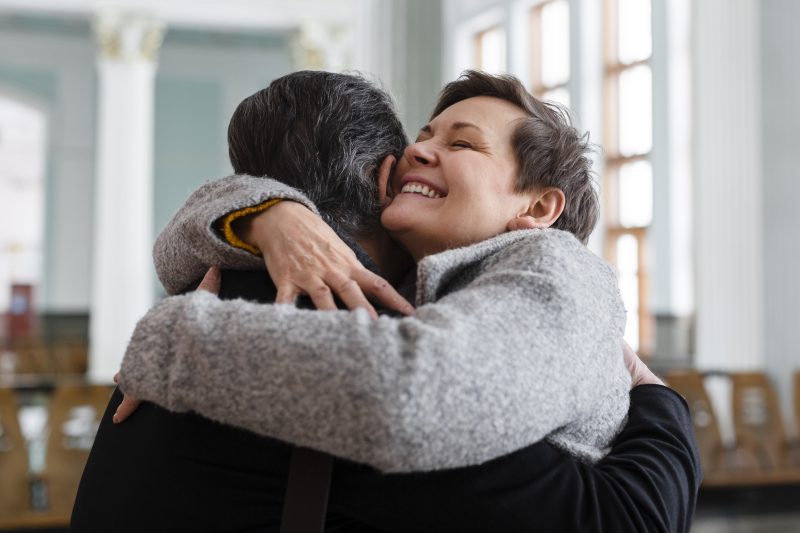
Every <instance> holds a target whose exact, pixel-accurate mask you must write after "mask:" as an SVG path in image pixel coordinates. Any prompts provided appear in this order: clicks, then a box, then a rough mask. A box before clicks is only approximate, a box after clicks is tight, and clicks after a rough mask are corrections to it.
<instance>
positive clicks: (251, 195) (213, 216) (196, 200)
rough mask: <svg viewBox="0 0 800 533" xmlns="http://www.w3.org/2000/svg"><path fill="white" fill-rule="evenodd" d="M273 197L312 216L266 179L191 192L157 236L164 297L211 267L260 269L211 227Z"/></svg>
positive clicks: (288, 191) (299, 198)
mask: <svg viewBox="0 0 800 533" xmlns="http://www.w3.org/2000/svg"><path fill="white" fill-rule="evenodd" d="M273 198H283V199H290V200H293V201H296V202H300V203H302V204H303V205H305V206H306V207H308V208H309V209H311V210H312V211H315V212H316V209H315V207H314V206H313V204H311V203H310V202H309V201H308V199H307V198H306V197H305V196H304V195H302V194H301V193H299V192H298V191H296V190H295V189H292V188H291V187H288V186H286V185H284V184H282V183H280V182H278V181H275V180H272V179H269V178H256V177H252V176H228V177H226V178H222V179H220V180H216V181H212V182H209V183H206V184H205V185H203V186H202V187H200V188H199V189H198V190H196V191H195V192H194V193H193V194H192V195H191V196H190V197H189V199H188V200H187V201H186V203H185V204H184V205H183V206H182V207H181V209H180V210H179V211H178V212H177V213H176V215H175V216H174V217H173V218H172V220H170V222H169V223H168V224H167V226H166V227H165V228H164V230H163V231H162V232H161V233H160V234H159V236H158V238H157V239H156V242H155V245H154V247H153V260H154V262H155V267H156V273H157V274H158V278H159V280H161V283H162V284H163V285H164V288H165V290H166V291H167V293H168V294H177V293H179V292H181V291H184V290H186V288H187V287H188V286H189V285H191V284H192V283H193V282H196V281H197V280H199V279H200V278H202V277H203V274H204V273H205V272H206V270H208V268H209V267H211V266H219V267H221V268H234V269H263V268H264V262H263V260H262V259H261V258H260V257H257V256H255V255H253V254H252V253H250V252H248V251H245V250H243V249H240V248H237V247H234V246H231V245H230V244H229V243H228V242H227V241H226V240H225V239H224V238H223V237H222V235H221V233H220V232H218V231H217V229H216V228H215V227H214V226H215V223H216V222H217V221H218V220H219V219H221V218H222V217H224V216H225V215H227V214H229V213H231V212H232V211H236V210H239V209H243V208H246V207H252V206H255V205H259V204H262V203H263V202H265V201H267V200H270V199H273Z"/></svg>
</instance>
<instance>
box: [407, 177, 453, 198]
mask: <svg viewBox="0 0 800 533" xmlns="http://www.w3.org/2000/svg"><path fill="white" fill-rule="evenodd" d="M400 192H401V193H411V194H420V195H422V196H427V197H428V198H441V197H443V196H445V195H444V194H442V193H441V192H439V191H437V190H436V189H434V188H433V187H430V186H429V185H425V184H424V183H418V182H416V181H408V182H406V183H404V184H403V188H402V189H400Z"/></svg>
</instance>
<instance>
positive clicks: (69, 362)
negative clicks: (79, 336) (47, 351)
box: [52, 339, 89, 375]
mask: <svg viewBox="0 0 800 533" xmlns="http://www.w3.org/2000/svg"><path fill="white" fill-rule="evenodd" d="M88 353H89V351H88V347H87V345H86V343H85V342H81V341H78V340H74V339H61V340H57V341H55V342H54V343H53V345H52V355H53V364H54V366H55V371H56V372H57V373H58V374H59V375H65V374H66V375H84V374H86V369H87V366H88V359H89V357H88Z"/></svg>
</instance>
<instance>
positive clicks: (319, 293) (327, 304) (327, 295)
mask: <svg viewBox="0 0 800 533" xmlns="http://www.w3.org/2000/svg"><path fill="white" fill-rule="evenodd" d="M307 292H308V295H309V297H311V301H312V302H314V307H316V308H317V309H319V310H321V311H335V310H336V309H338V307H336V302H334V301H333V293H332V292H331V289H330V287H328V286H327V285H326V284H324V283H322V284H320V285H317V286H315V287H314V288H312V289H311V290H307Z"/></svg>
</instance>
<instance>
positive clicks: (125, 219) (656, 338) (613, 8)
mask: <svg viewBox="0 0 800 533" xmlns="http://www.w3.org/2000/svg"><path fill="white" fill-rule="evenodd" d="M797 20H800V3H798V2H796V1H794V0H760V1H759V0H336V1H325V0H293V1H291V0H261V1H257V0H225V1H224V2H223V1H221V0H220V1H214V0H159V1H157V0H139V1H134V0H129V1H122V0H118V1H103V0H0V528H6V529H14V528H19V527H23V526H25V527H31V526H36V527H40V528H57V527H61V526H63V524H64V523H65V520H66V517H68V514H69V508H70V507H71V499H70V498H71V497H73V496H74V487H75V484H76V483H77V477H76V476H79V475H80V470H81V467H82V461H84V460H85V454H86V451H87V450H88V448H89V447H90V446H91V441H92V437H93V431H94V429H95V427H96V420H97V417H98V416H100V415H101V414H102V410H103V408H104V406H105V402H106V400H107V397H108V391H109V390H110V389H109V388H108V384H109V383H110V382H111V376H112V375H113V374H114V372H115V371H116V370H117V368H118V365H119V361H120V359H121V357H122V354H123V351H124V347H125V343H126V341H127V339H128V337H129V335H130V333H131V331H132V329H133V325H134V324H135V322H136V320H137V319H138V317H139V316H141V315H142V314H143V313H144V312H145V310H146V309H147V308H148V307H149V306H150V305H152V303H153V302H155V301H156V300H157V299H158V298H159V297H161V296H162V295H163V291H162V290H161V288H160V286H159V284H158V282H157V280H156V278H155V274H154V272H153V268H152V262H151V259H150V246H151V245H152V242H153V239H154V237H155V235H156V234H157V233H158V231H159V230H160V229H161V228H162V227H163V226H164V225H165V223H166V222H167V221H168V220H169V219H170V217H171V216H172V214H173V213H174V212H175V211H176V210H177V208H178V207H179V206H180V205H181V204H182V202H183V201H184V200H185V198H186V197H187V196H188V194H189V193H190V192H191V191H193V190H194V189H195V188H196V187H198V186H199V185H200V184H202V183H203V182H204V181H206V180H208V179H213V178H217V177H222V176H224V175H227V174H228V173H230V165H229V163H228V160H227V146H226V129H227V122H228V119H229V117H230V115H231V113H232V111H233V110H234V108H235V107H236V105H237V104H238V103H239V101H240V100H241V99H242V98H244V97H246V96H248V95H250V94H252V93H253V92H255V91H257V90H259V89H261V88H263V87H265V86H266V85H267V84H268V83H269V82H270V80H272V79H274V78H276V77H278V76H281V75H283V74H286V73H288V72H291V71H293V70H298V69H307V68H310V69H327V70H334V71H342V70H357V71H360V72H362V73H365V74H367V75H369V76H370V77H372V78H374V79H377V80H380V82H381V84H382V86H383V87H384V88H386V89H387V90H389V91H390V92H391V93H392V94H393V95H394V97H395V100H396V102H397V105H398V110H399V112H400V115H401V116H402V118H403V121H404V123H405V125H406V128H407V130H408V132H409V134H410V136H411V137H412V138H413V136H414V135H415V132H416V131H417V130H418V129H419V128H420V127H421V126H422V125H424V124H425V122H426V121H427V116H428V113H429V111H430V110H431V109H432V107H433V102H434V100H435V97H436V94H437V92H438V90H439V89H440V88H441V86H442V85H443V84H444V83H445V82H447V81H449V80H452V79H454V78H455V77H457V76H458V74H459V72H461V71H462V70H463V69H465V68H481V69H484V70H487V71H490V72H495V73H500V72H509V73H512V74H514V75H516V76H518V77H519V78H520V79H521V80H523V81H524V82H525V84H526V85H527V86H528V87H529V88H530V90H531V92H533V93H534V94H535V95H537V96H540V97H542V98H544V99H548V100H554V101H557V102H559V103H561V104H563V105H565V106H567V107H568V108H569V110H570V112H571V114H572V116H573V118H574V121H575V123H576V125H577V126H578V128H579V129H581V130H582V131H587V132H588V133H589V135H590V138H591V140H592V141H593V142H594V143H596V144H597V145H598V147H601V149H599V150H598V151H597V153H596V157H595V162H596V165H595V170H596V172H597V175H598V185H599V187H600V189H601V194H602V200H603V213H602V218H601V221H600V223H599V224H598V227H597V229H596V231H595V233H594V234H593V236H592V239H591V242H590V247H591V248H592V249H593V250H595V251H596V252H597V253H598V254H601V255H603V256H604V257H606V258H607V259H608V260H609V261H610V262H612V263H613V264H614V265H615V266H616V267H617V269H618V271H619V276H620V286H621V289H622V292H623V295H624V298H625V301H626V306H627V309H628V312H629V314H628V329H627V332H626V337H627V340H628V341H629V342H630V343H631V344H632V345H633V346H634V347H635V348H637V349H638V351H639V352H640V353H641V354H642V356H643V357H645V358H646V359H647V361H648V363H649V364H650V365H651V367H653V368H654V369H656V370H657V371H659V372H661V373H663V374H665V375H667V376H668V377H671V378H672V383H673V385H674V386H675V387H676V388H678V389H679V390H680V391H681V392H682V393H683V394H684V395H685V396H686V397H687V399H688V400H689V402H690V405H691V407H692V409H693V414H694V417H695V426H696V430H697V434H698V440H699V441H700V445H701V451H702V452H703V461H704V463H705V467H706V484H705V487H704V492H703V496H702V497H701V501H700V509H699V515H698V520H697V523H696V526H695V530H696V531H699V532H710V531H734V530H735V531H798V530H800V511H798V507H797V505H796V503H794V504H792V503H791V502H796V501H798V500H797V498H798V496H800V491H798V488H799V487H800V445H798V437H797V435H798V427H799V426H800V423H799V421H800V374H798V371H800V320H799V319H800V313H798V311H797V309H798V308H797V305H798V301H800V281H798V278H797V273H798V272H800V239H798V238H797V236H796V234H795V232H796V228H798V227H800V210H799V209H798V208H797V205H796V203H797V199H798V198H800V179H798V177H799V176H798V170H797V166H796V162H795V159H794V158H795V157H796V154H797V153H798V151H800V134H798V131H797V124H798V123H800V104H798V101H797V95H798V94H800V63H798V59H797V58H798V57H800V33H798V32H797V31H796V27H795V26H796V21H797ZM787 502H788V503H787ZM795 513H798V514H795Z"/></svg>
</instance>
